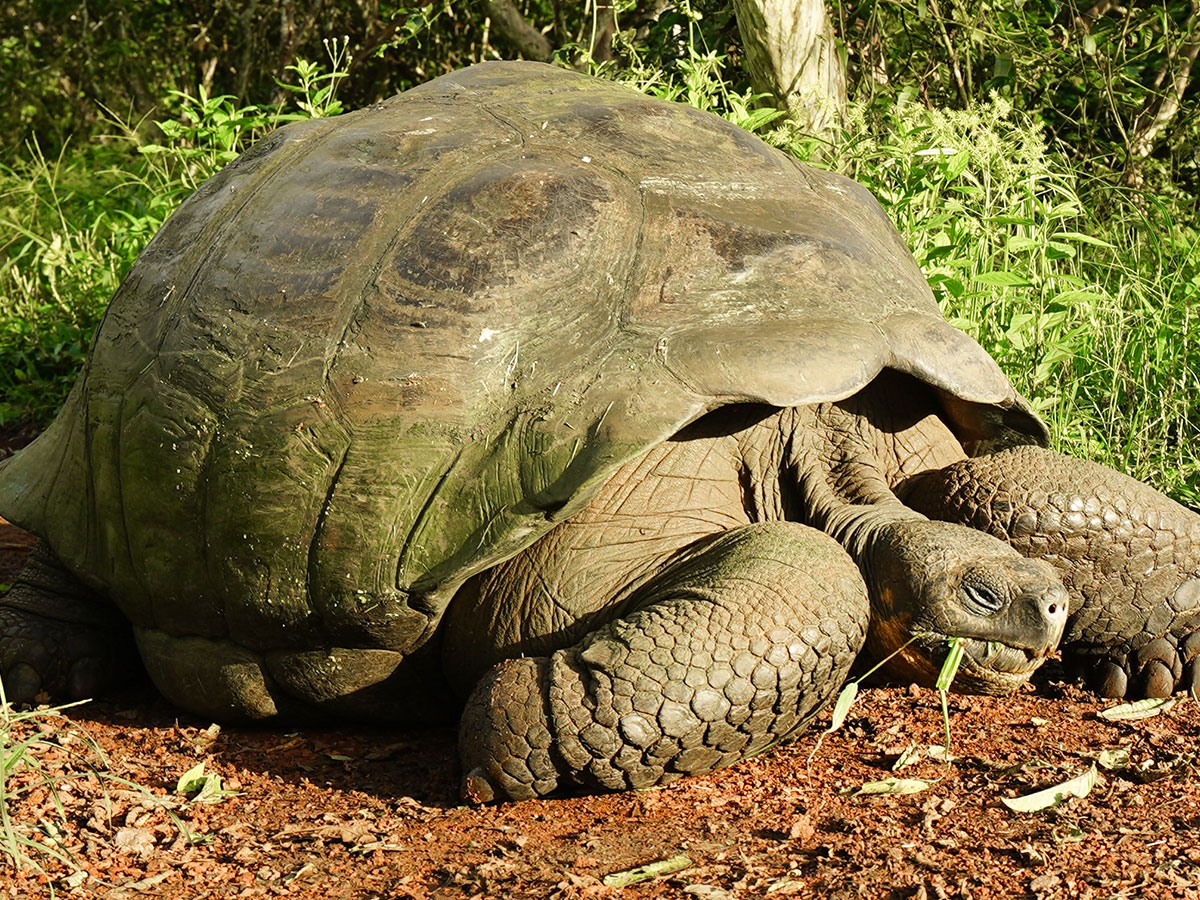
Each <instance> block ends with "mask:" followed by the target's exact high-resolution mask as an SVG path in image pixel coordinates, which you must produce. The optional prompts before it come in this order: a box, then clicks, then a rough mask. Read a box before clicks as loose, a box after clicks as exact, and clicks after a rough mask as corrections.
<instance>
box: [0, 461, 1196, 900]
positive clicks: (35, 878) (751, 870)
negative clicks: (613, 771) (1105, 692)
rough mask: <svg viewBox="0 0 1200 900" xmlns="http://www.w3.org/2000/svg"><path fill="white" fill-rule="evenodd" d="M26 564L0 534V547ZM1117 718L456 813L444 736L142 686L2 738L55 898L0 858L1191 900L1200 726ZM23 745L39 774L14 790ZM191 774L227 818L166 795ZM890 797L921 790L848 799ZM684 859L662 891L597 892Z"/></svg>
mask: <svg viewBox="0 0 1200 900" xmlns="http://www.w3.org/2000/svg"><path fill="white" fill-rule="evenodd" d="M2 453H3V451H2V450H0V455H2ZM6 535H7V538H6ZM17 539H18V537H17V536H16V535H15V533H14V532H13V531H11V530H5V529H0V547H4V546H5V542H6V541H7V542H8V543H9V544H11V543H12V542H13V541H14V540H17ZM20 552H21V551H20V548H17V549H16V550H15V551H14V552H13V553H10V554H9V556H8V557H7V559H6V558H5V557H4V556H3V555H2V554H0V565H3V564H4V563H5V562H7V563H9V564H11V562H12V560H13V559H14V558H15V556H14V554H15V555H16V556H19V554H20ZM5 580H7V578H6V577H5V576H4V575H2V574H0V581H5ZM1108 705H1111V704H1108V703H1105V702H1102V701H1097V700H1096V698H1094V697H1093V696H1091V695H1090V694H1088V693H1087V692H1085V691H1083V690H1082V689H1080V688H1078V687H1076V686H1074V685H1066V684H1062V683H1060V682H1057V681H1055V680H1054V675H1053V673H1051V674H1050V675H1049V676H1046V677H1043V678H1042V679H1041V681H1040V682H1039V684H1038V685H1037V686H1036V687H1031V688H1029V689H1027V690H1025V691H1022V692H1019V693H1018V694H1017V695H1016V696H1013V697H1009V698H1004V699H997V698H985V697H963V696H951V698H950V703H949V717H950V727H951V744H950V747H951V752H952V754H953V755H954V757H956V758H955V759H954V760H953V761H952V763H951V764H949V765H947V764H946V763H944V762H941V761H938V760H935V759H931V758H929V756H928V753H923V754H922V756H921V758H920V759H919V760H918V761H917V762H915V763H913V764H912V765H910V766H907V767H905V768H904V769H903V770H902V771H900V772H898V773H893V771H892V766H893V765H894V764H895V763H896V760H897V758H898V756H899V755H900V754H901V753H902V752H903V751H904V750H905V749H906V748H909V747H914V748H917V749H919V750H922V749H924V748H928V747H929V746H930V745H932V744H942V743H944V741H945V736H944V731H943V721H942V715H941V709H940V705H939V700H938V695H937V694H936V692H934V691H929V690H923V689H918V688H915V687H909V688H906V687H889V688H867V689H864V691H863V693H862V695H861V696H860V699H859V701H858V703H857V704H856V705H855V707H854V708H853V709H852V711H851V713H850V716H849V718H848V719H847V721H846V723H845V724H844V725H843V726H842V727H841V728H840V729H839V730H837V731H836V732H834V733H833V734H831V735H829V736H827V737H826V738H825V739H824V740H823V742H821V743H820V745H819V746H818V734H819V732H820V730H821V729H823V728H824V727H825V725H826V724H827V723H828V713H826V714H825V716H823V717H822V720H821V721H820V722H818V724H817V725H816V726H814V728H813V729H811V730H810V731H809V732H807V733H805V734H803V735H801V736H800V738H799V739H798V740H796V741H794V742H793V743H791V744H788V745H786V746H783V747H780V748H778V749H776V750H775V751H774V752H772V753H770V754H768V755H766V756H763V757H760V758H758V759H753V760H749V761H747V762H744V763H742V764H740V765H737V766H734V767H733V768H730V769H726V770H723V771H720V772H716V773H713V774H711V775H707V776H704V777H697V778H689V779H685V780H684V781H681V782H678V783H676V784H674V785H672V786H670V787H667V788H664V789H661V790H654V791H645V792H640V793H635V794H610V795H604V796H593V797H567V798H562V799H555V800H546V801H530V802H525V803H509V804H501V805H495V806H488V807H482V808H470V807H466V806H463V805H461V801H460V800H459V798H458V780H459V777H460V773H459V769H458V763H457V760H456V755H455V748H454V740H455V738H454V733H453V730H452V729H449V728H447V729H435V730H372V729H365V728H362V727H360V726H358V725H330V726H329V727H326V728H310V727H305V728H303V729H301V730H291V729H289V728H288V727H286V726H281V727H275V728H271V729H254V728H244V727H236V728H235V727H227V728H223V729H220V730H219V731H218V730H217V729H212V728H210V727H209V726H210V724H211V723H209V722H207V721H201V720H198V719H195V718H191V717H187V716H184V715H182V714H180V713H178V712H177V711H175V710H173V709H172V708H171V707H170V706H169V705H168V704H167V703H166V702H165V701H163V700H161V699H159V698H158V697H157V696H156V695H155V694H154V692H153V690H152V689H151V688H150V687H148V686H146V685H139V686H135V687H133V688H130V689H128V690H126V691H125V692H123V693H121V694H119V695H117V696H114V697H111V698H106V699H103V700H100V701H97V702H93V703H88V704H86V705H83V706H79V707H75V708H73V709H71V710H69V711H68V715H69V716H70V719H66V718H64V717H61V716H56V715H53V714H49V713H46V714H44V715H42V716H40V717H38V716H35V717H32V718H27V719H23V720H20V721H14V722H12V723H10V726H9V729H8V737H7V744H3V745H0V760H7V762H5V763H4V764H5V765H6V766H8V771H7V774H6V778H5V779H4V781H3V782H0V787H3V791H4V795H3V796H0V800H2V801H5V807H6V813H7V816H8V817H9V822H10V823H11V824H10V825H9V827H8V829H7V830H8V833H10V834H13V835H15V836H17V837H18V838H19V839H21V840H27V841H29V842H31V843H32V844H34V845H36V846H25V847H24V850H23V852H24V853H25V854H27V855H28V856H30V857H31V858H32V859H33V860H34V861H36V862H37V863H38V864H39V865H40V866H41V867H42V868H44V870H45V874H37V873H36V872H34V871H32V870H31V869H30V868H28V867H26V868H25V869H23V870H18V869H16V868H15V867H14V866H13V865H12V864H11V861H10V860H9V859H7V858H5V857H3V856H0V898H4V897H14V898H26V897H29V898H42V897H47V896H50V895H51V891H54V892H55V893H56V894H57V896H60V897H66V898H90V897H110V898H114V900H125V898H172V900H174V898H225V897H276V896H282V897H291V898H297V900H310V898H312V900H315V898H325V897H328V898H334V900H341V898H345V900H367V898H380V900H392V898H445V900H450V898H492V897H495V898H509V897H515V898H524V897H529V898H558V900H573V898H621V900H633V898H650V897H654V898H664V897H672V898H674V897H678V898H685V900H686V898H707V900H728V898H748V897H755V898H757V897H776V896H778V897H798V898H810V897H811V898H817V897H821V898H825V897H829V898H858V897H863V898H923V900H924V898H975V900H985V898H1001V897H1003V898H1009V897H1013V898H1016V897H1020V898H1037V900H1049V898H1076V897H1079V898H1097V900H1098V898H1110V897H1123V898H1124V897H1148V898H1157V897H1192V898H1197V897H1200V843H1198V842H1197V840H1196V835H1197V833H1198V830H1200V780H1198V778H1197V770H1196V754H1197V751H1198V750H1200V705H1198V704H1197V703H1196V702H1195V701H1194V700H1191V699H1188V700H1184V701H1182V702H1180V703H1179V704H1178V705H1176V706H1175V707H1174V708H1173V709H1171V710H1170V711H1168V712H1165V713H1162V714H1160V715H1157V716H1154V717H1152V718H1147V719H1142V720H1139V721H1133V722H1115V723H1114V722H1108V721H1105V720H1104V719H1101V718H1099V717H1098V716H1097V715H1096V713H1097V711H1098V710H1100V709H1102V708H1104V707H1105V706H1108ZM85 735H86V737H85ZM26 739H28V740H30V741H31V743H29V745H28V747H27V748H26V751H25V753H24V756H23V758H24V759H25V760H32V761H34V762H36V763H37V765H38V766H40V769H41V771H40V773H39V772H37V771H35V770H33V769H31V768H29V767H28V766H13V765H12V763H13V761H14V760H15V759H16V756H17V754H16V753H14V752H13V751H12V747H13V745H14V744H15V743H16V742H17V741H22V740H26ZM1114 750H1122V751H1125V752H1126V753H1127V758H1126V759H1124V760H1120V759H1114V758H1113V757H1114V754H1112V753H1106V752H1105V751H1114ZM1098 757H1099V758H1100V760H1101V761H1102V762H1103V763H1106V764H1107V765H1109V766H1116V767H1115V768H1105V767H1104V766H1103V765H1101V766H1100V767H1099V770H1098V775H1097V778H1096V784H1095V787H1094V789H1093V790H1092V791H1091V793H1090V794H1089V795H1088V796H1087V797H1085V798H1082V799H1080V798H1071V799H1067V800H1066V801H1065V802H1063V803H1062V804H1061V805H1059V806H1056V807H1053V808H1051V809H1047V810H1044V811H1041V812H1033V813H1016V812H1012V811H1010V810H1009V809H1007V808H1006V807H1005V806H1004V805H1003V804H1002V803H1001V798H1004V797H1014V796H1018V795H1023V794H1026V793H1029V792H1030V791H1032V790H1034V789H1036V788H1040V787H1044V786H1048V785H1054V784H1057V783H1059V782H1062V781H1064V780H1065V779H1068V778H1070V777H1072V776H1075V775H1078V774H1080V773H1081V772H1085V771H1086V770H1088V769H1089V767H1091V766H1092V765H1093V764H1095V763H1096V762H1097V758H1098ZM198 763H204V765H205V772H206V773H207V774H215V775H217V776H219V778H220V783H221V786H222V787H223V788H224V789H225V790H227V791H231V792H233V793H230V794H228V795H223V796H222V795H219V794H218V795H217V796H215V797H212V798H211V799H213V800H214V801H215V802H200V801H199V800H196V799H192V798H191V796H190V795H188V796H185V795H182V794H180V793H179V792H178V791H177V786H178V782H179V779H180V776H182V775H183V774H184V773H185V772H187V771H188V770H189V769H191V768H192V767H194V766H196V765H197V764H198ZM893 775H896V776H897V777H904V778H920V779H925V780H927V781H929V782H930V784H929V786H928V787H927V788H926V789H925V790H923V791H921V792H920V793H915V794H910V795H884V796H851V795H850V793H849V792H850V791H853V790H854V789H857V788H858V787H860V786H861V785H863V784H864V783H866V782H875V781H880V780H882V779H885V778H888V777H890V776H893ZM51 784H52V785H53V786H54V789H53V790H51V789H50V786H49V785H51ZM0 824H3V823H0ZM38 848H52V849H57V852H58V853H59V855H60V856H61V857H62V859H61V860H60V859H56V858H54V857H52V856H49V855H47V854H46V853H44V852H41V851H40V850H39V849H38ZM2 849H3V847H0V850H2ZM676 857H686V858H687V862H686V863H684V861H683V860H679V861H678V862H677V864H678V865H681V866H683V867H682V868H679V869H678V870H677V871H675V872H673V873H669V874H664V875H660V876H657V877H653V878H650V879H649V880H646V881H642V882H640V883H637V884H634V885H631V886H628V887H623V888H621V887H612V886H608V885H606V884H605V879H606V877H607V876H611V875H613V874H614V873H620V872H623V871H625V870H628V869H631V868H633V867H636V866H640V865H643V864H646V863H651V862H654V861H658V860H664V859H672V858H676Z"/></svg>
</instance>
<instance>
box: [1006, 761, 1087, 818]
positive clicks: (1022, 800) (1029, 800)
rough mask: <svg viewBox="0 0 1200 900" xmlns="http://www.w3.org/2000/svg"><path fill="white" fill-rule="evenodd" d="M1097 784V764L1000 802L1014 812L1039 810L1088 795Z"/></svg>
mask: <svg viewBox="0 0 1200 900" xmlns="http://www.w3.org/2000/svg"><path fill="white" fill-rule="evenodd" d="M1095 786H1096V766H1095V764H1093V765H1091V766H1089V767H1088V770H1087V771H1086V772H1084V773H1083V774H1082V775H1077V776H1076V777H1074V778H1072V779H1070V780H1068V781H1064V782H1063V783H1062V784H1056V785H1054V786H1053V787H1048V788H1045V789H1044V790H1040V791H1034V792H1033V793H1032V794H1025V795H1024V796H1023V797H1001V798H1000V802H1001V803H1003V804H1004V805H1005V806H1007V807H1008V808H1009V809H1011V810H1012V811H1013V812H1038V811H1039V810H1043V809H1049V808H1050V807H1052V806H1058V805H1059V804H1060V803H1062V802H1063V801H1064V800H1066V799H1067V798H1068V797H1086V796H1087V795H1088V794H1090V793H1091V792H1092V788H1094V787H1095Z"/></svg>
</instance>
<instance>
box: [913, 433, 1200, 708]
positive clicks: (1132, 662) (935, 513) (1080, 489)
mask: <svg viewBox="0 0 1200 900" xmlns="http://www.w3.org/2000/svg"><path fill="white" fill-rule="evenodd" d="M903 496H904V499H905V502H907V503H908V504H909V505H910V506H912V507H913V508H914V509H917V510H919V511H920V512H923V513H925V514H926V515H928V516H930V517H931V518H936V519H943V520H946V521H951V522H960V523H962V524H965V525H970V526H972V527H974V528H978V529H980V530H982V531H986V532H989V533H991V534H993V535H995V536H996V537H999V538H1001V539H1003V540H1006V541H1008V542H1009V543H1010V544H1012V546H1013V547H1015V548H1016V549H1017V551H1018V552H1020V553H1021V554H1023V555H1025V556H1029V557H1035V558H1041V559H1045V560H1047V561H1049V562H1050V563H1052V564H1053V565H1054V567H1055V568H1056V569H1058V571H1059V574H1060V575H1061V576H1062V580H1063V583H1064V584H1065V585H1066V587H1067V590H1068V592H1070V595H1071V615H1070V618H1069V619H1068V621H1067V629H1066V633H1065V634H1064V636H1063V640H1062V644H1061V646H1062V648H1063V652H1064V660H1065V662H1066V663H1067V664H1068V666H1069V667H1077V668H1079V669H1081V670H1082V672H1083V674H1084V675H1085V677H1086V678H1087V679H1088V681H1089V682H1090V683H1091V685H1092V686H1093V687H1094V688H1095V690H1096V691H1097V692H1098V693H1100V694H1101V695H1103V696H1105V697H1136V696H1146V697H1166V696H1170V694H1171V693H1173V692H1174V691H1175V690H1190V691H1192V692H1196V691H1197V690H1198V689H1200V663H1198V662H1197V659H1198V658H1200V516H1197V515H1196V514H1195V513H1193V512H1191V511H1190V510H1188V509H1186V508H1184V507H1183V506H1180V505H1179V504H1178V503H1175V502H1174V501H1172V500H1170V499H1168V498H1167V497H1165V496H1163V495H1162V494H1160V493H1158V492H1157V491H1155V490H1154V489H1152V488H1150V487H1148V486H1146V485H1144V484H1142V483H1141V482H1139V481H1136V480H1134V479H1132V478H1129V477H1128V476H1126V475H1122V474H1120V473H1118V472H1114V471H1113V470H1111V469H1108V468H1106V467H1104V466H1100V465H1097V464H1095V463H1091V462H1086V461H1084V460H1078V459H1072V458H1071V457H1068V456H1063V455H1061V454H1058V453H1054V452H1052V451H1049V450H1044V449H1042V448H1040V447H1019V448H1014V449H1011V450H1005V451H1002V452H999V453H995V454H988V455H984V456H979V457H976V458H974V459H969V460H965V461H963V462H960V463H955V464H954V465H951V466H948V467H946V468H945V469H941V470H939V471H936V472H931V473H926V474H923V475H920V476H917V477H916V478H915V479H913V480H912V482H911V483H910V484H909V485H907V486H906V487H905V489H904V490H903Z"/></svg>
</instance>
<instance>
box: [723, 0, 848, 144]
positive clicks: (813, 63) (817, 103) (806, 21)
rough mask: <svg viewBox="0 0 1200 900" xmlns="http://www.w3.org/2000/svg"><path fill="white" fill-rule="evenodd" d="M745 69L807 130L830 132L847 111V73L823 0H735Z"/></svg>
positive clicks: (755, 85)
mask: <svg viewBox="0 0 1200 900" xmlns="http://www.w3.org/2000/svg"><path fill="white" fill-rule="evenodd" d="M733 8H734V11H735V12H736V13H737V22H738V31H739V32H740V33H741V36H742V49H743V51H744V53H745V58H746V62H745V65H746V71H747V72H748V73H749V75H750V80H751V82H752V83H753V84H754V89H755V90H756V91H758V92H760V93H764V94H768V95H769V96H770V97H771V98H772V102H774V103H775V105H776V106H778V107H779V108H780V109H784V110H787V112H788V113H789V114H790V115H791V116H792V118H793V119H794V120H795V121H796V123H797V124H798V125H800V127H801V128H803V129H804V130H806V131H808V132H811V133H812V134H817V135H827V134H829V133H830V132H831V131H833V130H834V129H836V128H837V127H838V126H840V125H841V124H842V120H843V118H844V117H845V114H846V72H845V68H844V67H843V65H842V58H841V55H840V54H839V53H838V50H837V46H836V44H835V42H834V38H833V26H832V25H831V24H830V22H829V16H828V15H827V14H826V11H825V3H824V0H734V2H733Z"/></svg>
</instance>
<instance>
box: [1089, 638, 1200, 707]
mask: <svg viewBox="0 0 1200 900" xmlns="http://www.w3.org/2000/svg"><path fill="white" fill-rule="evenodd" d="M1068 665H1069V666H1070V667H1072V668H1074V669H1076V670H1078V671H1082V672H1083V673H1084V675H1085V677H1086V679H1087V681H1088V684H1089V685H1090V686H1091V688H1092V689H1093V690H1094V691H1096V693H1098V694H1100V695H1101V696H1102V697H1111V698H1114V699H1123V698H1131V699H1136V698H1141V697H1170V696H1171V695H1172V694H1174V693H1176V692H1178V691H1186V692H1188V693H1190V694H1192V695H1194V696H1195V695H1197V694H1198V693H1200V630H1197V631H1193V632H1190V633H1189V634H1187V635H1185V636H1183V637H1182V638H1181V637H1177V636H1176V635H1172V634H1166V635H1163V636H1161V637H1158V638H1155V639H1154V640H1151V641H1149V642H1147V643H1144V644H1142V645H1141V646H1140V647H1139V648H1138V649H1137V650H1131V651H1129V652H1120V651H1116V652H1114V651H1109V652H1108V653H1105V654H1103V655H1101V656H1099V657H1083V656H1077V657H1074V658H1073V659H1068Z"/></svg>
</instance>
